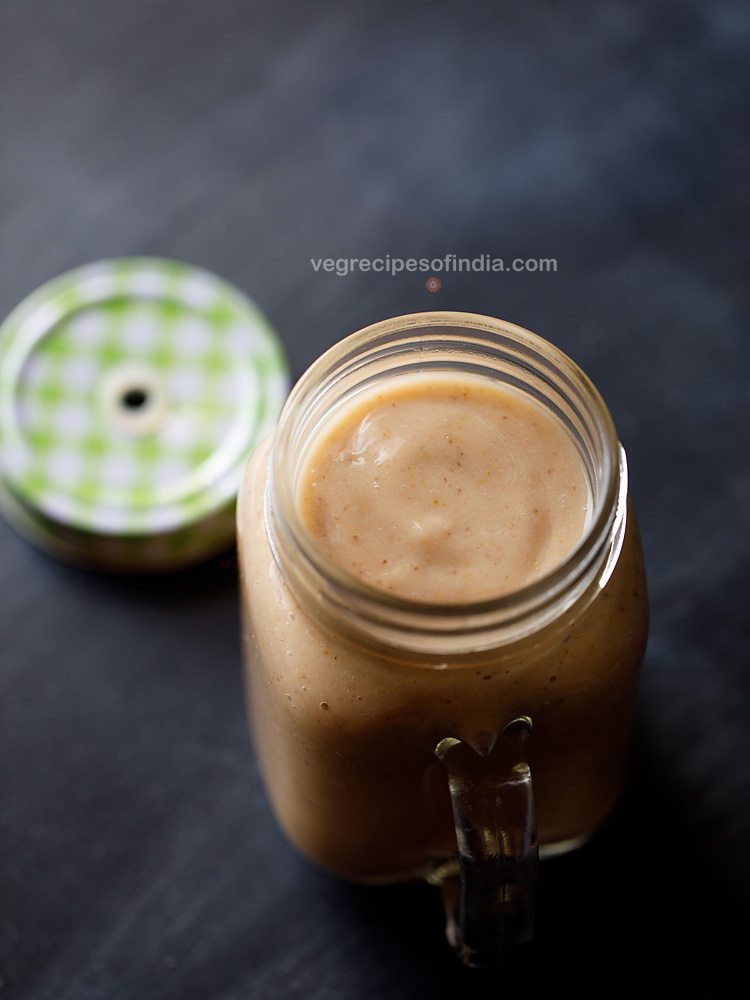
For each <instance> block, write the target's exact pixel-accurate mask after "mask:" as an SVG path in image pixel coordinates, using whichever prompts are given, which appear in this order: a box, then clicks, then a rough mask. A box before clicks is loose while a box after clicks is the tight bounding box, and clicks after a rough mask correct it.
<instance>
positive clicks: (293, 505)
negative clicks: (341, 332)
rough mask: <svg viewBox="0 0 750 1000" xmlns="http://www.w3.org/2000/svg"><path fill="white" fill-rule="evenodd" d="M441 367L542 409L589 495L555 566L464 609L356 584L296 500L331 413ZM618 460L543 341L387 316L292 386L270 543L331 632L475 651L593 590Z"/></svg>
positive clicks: (472, 318) (595, 414) (434, 316)
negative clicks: (376, 389) (382, 385)
mask: <svg viewBox="0 0 750 1000" xmlns="http://www.w3.org/2000/svg"><path fill="white" fill-rule="evenodd" d="M446 371H447V372H452V373H463V374H472V375H480V376H484V377H487V378H491V379H495V380H500V381H502V382H504V383H506V384H507V385H508V386H510V387H512V388H514V389H516V390H518V391H520V392H522V393H526V394H528V395H529V396H530V397H532V398H533V399H534V400H536V402H537V403H539V404H541V405H542V406H544V407H546V408H548V409H549V411H550V412H551V413H552V414H553V415H554V416H555V417H556V418H557V420H558V421H560V422H561V423H562V424H563V426H564V427H565V429H566V430H567V432H568V434H569V435H570V437H571V439H572V440H573V442H574V444H575V445H576V447H577V449H578V451H579V453H580V456H581V458H582V460H583V466H584V469H585V472H586V476H587V478H588V483H589V488H590V494H591V513H590V515H589V518H588V524H587V526H586V528H585V530H584V532H583V534H582V536H581V538H580V540H579V542H578V545H577V546H576V548H575V549H574V550H573V551H572V552H571V553H570V555H569V556H568V557H567V559H565V561H564V562H563V563H562V564H560V565H558V566H557V567H555V568H554V569H553V570H552V571H550V572H549V573H547V574H546V575H544V576H543V577H541V578H539V579H537V580H535V581H534V582H532V583H530V584H528V585H526V586H524V587H522V588H520V589H518V590H514V591H512V592H510V593H505V594H503V595H502V596H498V597H493V598H490V599H487V600H482V601H476V602H471V603H464V604H458V603H450V604H448V603H431V602H423V601H419V600H415V599H412V598H407V597H400V596H395V595H393V594H391V593H389V592H385V591H382V590H380V589H376V588H375V587H372V586H370V585H368V584H367V583H365V582H363V581H362V580H361V579H359V578H358V577H356V576H355V575H354V574H352V573H350V572H349V571H348V570H346V569H345V568H343V567H342V566H340V565H338V564H336V563H333V562H332V561H331V560H330V559H328V558H327V557H326V556H325V554H324V553H323V551H322V549H321V548H320V547H319V546H318V545H317V543H316V542H315V540H314V539H313V538H312V536H311V534H310V533H309V532H308V530H307V528H306V526H305V525H304V523H303V521H302V517H301V514H300V511H299V509H298V506H297V502H296V484H297V482H298V480H299V476H300V473H301V468H302V463H303V460H304V458H305V455H306V453H307V449H308V448H309V445H310V442H311V441H312V440H314V439H315V437H316V435H317V434H318V432H319V430H320V428H321V426H322V424H323V423H324V422H326V421H327V420H328V419H330V417H331V414H332V412H333V411H334V410H335V409H336V408H338V407H342V406H345V405H348V404H349V403H350V402H351V401H352V399H354V398H355V397H356V396H357V394H359V393H363V392H365V391H367V390H368V389H371V387H372V386H373V385H374V384H375V383H377V382H378V381H382V380H383V379H384V378H388V379H392V378H394V377H398V376H400V375H407V374H416V373H420V374H425V373H426V374H429V373H437V372H446ZM620 465H621V463H620V462H619V461H618V443H617V437H616V433H615V430H614V426H613V424H612V420H611V418H610V416H609V413H608V411H607V409H606V406H605V405H604V402H603V401H602V399H601V397H600V396H599V393H598V392H597V390H596V389H595V388H594V386H593V384H592V383H591V382H590V380H589V379H588V378H587V377H586V376H585V375H584V374H583V372H582V371H581V370H580V369H579V368H578V367H577V366H576V365H575V363H574V362H573V361H571V359H570V358H568V357H567V356H566V355H565V354H563V353H562V352H561V351H559V350H558V349H557V348H555V347H554V346H553V345H551V344H549V343H547V342H546V341H545V340H543V339H542V338H541V337H538V336H537V335H535V334H533V333H530V332H529V331H527V330H524V329H522V328H521V327H517V326H514V325H512V324H509V323H505V322H502V321H500V320H497V319H492V318H491V317H485V316H478V315H473V314H470V313H448V312H435V313H417V314H413V315H409V316H401V317H396V318H394V319H390V320H385V321H383V322H381V323H376V324H374V325H373V326H370V327H367V328H365V329H364V330H361V331H360V332H358V333H355V334H353V335H352V336H350V337H347V338H346V339H345V340H343V341H341V342H340V343H339V344H337V345H335V346H334V347H333V348H331V349H330V350H329V351H327V352H326V353H325V354H324V355H322V357H321V358H319V359H318V361H316V362H315V363H314V364H313V365H312V366H311V368H309V369H308V371H307V372H306V373H305V374H304V375H303V376H302V378H301V379H300V381H299V382H298V383H297V385H296V387H295V388H294V390H293V391H292V393H291V395H290V397H289V399H288V400H287V403H286V405H285V407H284V409H283V411H282V414H281V417H280V419H279V424H278V427H277V430H276V436H275V438H274V444H273V449H272V455H271V461H270V468H269V476H268V481H267V492H266V521H267V531H268V536H269V542H270V544H271V548H272V551H273V553H274V557H275V559H276V561H277V563H278V565H279V568H280V570H281V572H282V574H283V576H284V577H285V579H286V580H287V582H288V583H289V585H290V586H291V588H292V591H293V593H294V594H295V597H297V599H298V600H300V601H301V603H302V604H303V606H305V605H309V604H310V603H312V606H313V607H314V608H316V609H317V610H318V612H322V613H324V614H325V615H326V616H327V617H332V618H334V619H335V620H336V623H337V624H336V627H337V628H339V630H341V629H343V630H344V631H351V632H353V633H354V634H355V635H357V636H358V637H359V638H369V639H371V640H373V641H376V642H383V643H385V644H387V645H388V646H391V647H393V646H396V647H400V648H405V649H410V650H413V651H422V652H429V653H434V652H438V651H439V652H440V654H441V655H442V654H443V653H446V654H447V653H450V652H451V651H456V652H461V651H467V650H472V651H475V650H478V649H484V648H488V647H491V646H493V645H498V644H502V643H505V642H509V641H513V640H514V639H517V638H519V637H521V636H522V635H526V634H528V633H529V632H533V631H535V630H536V629H538V628H540V627H543V625H544V624H546V623H548V622H549V621H551V620H553V619H554V618H555V617H556V616H557V615H559V614H561V613H562V612H563V611H564V610H565V609H566V608H569V607H570V606H571V605H572V604H573V603H574V602H575V601H576V600H577V599H579V598H580V597H581V595H582V593H583V592H584V591H586V590H587V588H588V587H590V586H591V584H592V582H593V581H594V580H595V579H596V578H597V574H598V573H600V572H601V570H602V567H603V566H604V565H605V564H606V562H607V553H608V551H609V550H610V549H611V545H612V540H613V535H614V529H615V522H616V520H617V512H618V508H619V507H620V506H622V505H621V504H618V497H619V496H620V493H621V486H622V476H621V468H620ZM622 518H624V510H623V511H622V512H621V519H622Z"/></svg>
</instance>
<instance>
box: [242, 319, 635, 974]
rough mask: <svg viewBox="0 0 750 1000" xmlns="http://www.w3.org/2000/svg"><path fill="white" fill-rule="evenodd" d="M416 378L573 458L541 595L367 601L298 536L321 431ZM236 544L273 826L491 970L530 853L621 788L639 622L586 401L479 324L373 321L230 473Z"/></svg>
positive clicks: (600, 809)
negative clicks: (309, 463) (535, 429)
mask: <svg viewBox="0 0 750 1000" xmlns="http://www.w3.org/2000/svg"><path fill="white" fill-rule="evenodd" d="M417 374H418V375H419V376H420V377H421V378H426V379H429V378H430V377H432V376H434V378H435V379H440V378H445V377H447V375H454V376H456V377H458V378H461V377H466V378H468V377H471V378H473V379H475V378H477V377H481V378H482V379H488V380H493V382H494V383H495V384H497V383H498V382H500V383H503V384H504V386H507V387H508V388H509V389H512V391H513V392H515V393H517V394H518V393H520V394H521V395H525V396H526V397H527V398H528V399H530V400H533V401H534V404H535V405H537V406H542V407H544V408H545V409H546V410H547V412H548V413H549V414H551V415H552V417H553V418H554V420H555V421H557V422H558V424H559V425H560V426H562V427H563V428H564V430H565V433H566V435H568V437H569V439H570V441H571V442H572V443H573V445H574V446H575V449H576V451H577V453H578V455H579V456H580V460H581V463H582V467H583V470H584V474H585V479H586V483H587V488H588V491H589V497H590V503H589V516H588V518H587V522H586V526H585V528H584V530H583V533H582V534H581V536H580V539H579V541H578V543H577V545H576V546H575V547H574V548H573V550H572V551H571V552H570V553H569V554H568V555H567V557H566V558H565V559H564V561H562V562H561V563H560V564H559V565H557V566H555V567H554V568H552V569H551V571H549V572H547V573H545V575H543V576H542V577H541V578H540V579H537V580H535V581H533V582H531V583H529V584H527V585H525V586H523V587H522V588H520V589H517V590H515V591H513V592H510V593H505V594H502V596H499V597H491V598H489V599H482V600H481V601H475V602H473V603H464V604H459V603H455V602H454V603H439V602H438V603H425V602H423V601H418V600H413V599H410V598H406V597H402V596H396V595H394V594H393V593H390V592H387V591H386V590H383V589H378V588H377V587H374V586H371V585H369V584H367V583H366V582H364V581H363V580H362V579H361V578H359V577H357V576H355V575H354V574H353V573H351V572H349V571H348V570H346V569H345V568H343V566H342V565H340V564H339V563H337V562H336V561H334V560H333V559H331V558H329V557H327V556H326V555H325V554H324V552H323V550H322V548H321V546H320V545H319V544H317V542H316V540H315V538H314V537H313V536H312V534H311V532H310V531H309V529H308V527H307V525H306V523H305V521H304V518H303V517H302V514H301V510H300V505H299V502H298V497H299V484H300V477H301V476H302V475H303V470H304V463H305V460H306V458H307V456H309V454H310V449H311V447H312V446H313V443H314V442H315V441H316V440H318V439H319V436H320V435H321V433H322V432H323V431H322V429H323V428H324V427H325V426H326V425H327V424H328V423H329V422H330V420H331V419H332V415H334V414H336V413H337V412H339V413H340V412H341V411H342V408H343V407H347V406H349V407H351V406H352V405H355V404H356V402H357V400H358V399H364V398H365V397H366V394H367V393H372V392H373V390H374V389H377V388H378V387H379V386H387V385H394V384H395V383H394V382H393V380H394V379H402V378H408V377H413V376H414V375H417ZM362 527H363V530H365V531H366V530H367V525H363V526H362ZM238 531H239V548H240V568H241V577H242V587H243V618H244V635H245V650H246V681H247V691H248V697H249V705H250V713H251V727H252V735H253V738H254V742H255V746H256V749H257V753H258V756H259V759H260V763H261V768H262V772H263V775H264V779H265V783H266V787H267V789H268V793H269V796H270V798H271V802H272V804H273V807H274V811H275V813H276V816H277V817H278V820H279V822H280V824H281V825H282V827H283V828H284V830H285V831H286V833H287V835H288V836H289V838H290V839H291V840H292V841H293V843H294V844H296V845H297V847H298V848H299V849H300V850H301V851H302V852H303V853H304V854H306V855H307V856H308V857H309V858H311V859H312V860H313V861H315V862H317V863H318V864H320V865H322V866H324V867H325V868H328V869H330V870H331V871H333V872H336V873H338V874H339V875H341V876H344V877H345V878H348V879H352V880H357V881H370V882H376V883H377V882H381V883H383V882H391V881H398V880H403V879H410V878H424V879H427V880H428V881H430V882H433V883H435V884H439V885H441V886H442V888H443V894H444V900H445V906H446V915H447V933H448V937H449V940H450V941H451V943H452V944H453V946H454V947H455V949H456V950H457V952H458V954H459V955H460V957H461V958H462V960H463V961H464V962H466V963H467V964H470V965H492V964H497V963H499V962H500V961H502V959H503V955H504V954H506V953H507V951H508V949H509V948H511V947H515V946H518V945H519V944H522V943H525V942H528V941H529V940H530V938H531V936H532V927H533V905H534V885H535V879H536V860H537V849H538V846H540V847H541V852H542V856H544V855H545V854H549V855H551V854H555V853H561V852H563V851H567V850H570V849H572V848H574V847H576V846H578V845H580V844H582V843H583V842H584V841H585V840H586V839H587V838H588V837H590V836H591V834H592V833H593V831H594V830H595V829H596V828H597V827H598V826H599V824H600V823H601V822H602V821H603V819H604V818H605V817H606V815H607V813H608V812H609V811H610V809H611V808H612V806H613V804H614V802H615V799H616V798H617V795H618V793H619V791H620V788H621V785H622V781H623V775H624V769H625V762H626V756H627V749H628V741H629V730H630V721H631V712H632V706H633V700H634V693H635V685H636V679H637V671H638V667H639V665H640V661H641V659H642V656H643V651H644V647H645V642H646V633H647V617H648V616H647V600H646V586H645V577H644V570H643V560H642V553H641V546H640V540H639V535H638V527H637V523H636V519H635V515H634V512H633V509H632V506H631V505H630V503H629V502H628V497H627V466H626V462H625V455H624V452H623V451H622V448H621V447H620V446H619V445H618V441H617V436H616V433H615V429H614V427H613V424H612V421H611V418H610V416H609V414H608V412H607V409H606V407H605V405H604V403H603V401H602V399H601V397H600V396H599V394H598V393H597V391H596V389H595V388H594V386H593V385H592V384H591V382H590V381H589V380H588V379H587V377H586V376H585V375H584V374H583V373H582V372H581V371H580V369H579V368H578V367H577V366H576V365H575V364H574V363H573V362H572V361H571V360H570V359H569V358H568V357H567V356H565V355H564V354H562V353H561V352H560V351H558V350H557V349H556V348H555V347H553V346H552V345H551V344H549V343H547V342H546V341H545V340H543V339H542V338H540V337H538V336H536V335H534V334H532V333H530V332H528V331H526V330H523V329H521V328H520V327H517V326H514V325H512V324H509V323H505V322H502V321H500V320H496V319H492V318H489V317H484V316H476V315H472V314H467V313H448V312H434V313H421V314H415V315H411V316H402V317H398V318H395V319H391V320H387V321H384V322H381V323H377V324H375V325H373V326H370V327H368V328H366V329H364V330H362V331H360V332H359V333H356V334H354V335H352V336H350V337H348V338H347V339H345V340H344V341H342V342H341V343H339V344H338V345H336V346H335V347H333V348H332V349H331V350H329V351H328V352H327V353H326V354H324V355H323V356H322V357H321V358H320V359H319V360H318V361H317V362H316V363H315V364H313V365H312V367H311V368H310V369H309V370H308V371H307V372H306V373H305V375H304V376H303V377H302V379H301V380H300V382H299V383H298V384H297V386H296V387H295V389H294V391H293V392H292V394H291V395H290V397H289V399H288V401H287V403H286V406H285V407H284V410H283V412H282V414H281V417H280V420H279V424H278V427H277V430H276V434H275V436H274V437H273V439H272V440H270V441H266V442H265V444H264V445H262V446H261V447H260V448H259V449H258V450H257V451H256V453H255V454H254V456H253V457H252V458H251V460H250V462H249V464H248V467H247V470H246V473H245V478H244V482H243V485H242V488H241V493H240V501H239V506H238ZM499 589H500V588H498V590H499ZM532 775H533V791H532Z"/></svg>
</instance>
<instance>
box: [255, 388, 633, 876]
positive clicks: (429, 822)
mask: <svg viewBox="0 0 750 1000" xmlns="http://www.w3.org/2000/svg"><path fill="white" fill-rule="evenodd" d="M311 426H312V424H311ZM272 447H278V445H274V444H273V443H272V442H266V443H265V444H264V445H263V446H261V447H260V448H259V449H258V450H257V451H256V453H255V455H254V456H253V458H252V459H251V461H250V462H249V464H248V467H247V469H246V473H245V478H244V482H243V484H242V488H241V492H240V500H239V507H238V531H239V549H240V569H241V576H242V581H243V617H244V623H245V628H244V641H245V644H246V664H247V671H246V681H247V690H248V696H249V704H250V712H251V728H252V734H253V739H254V742H255V746H256V749H257V752H258V756H259V760H260V764H261V768H262V772H263V775H264V778H265V782H266V785H267V788H268V791H269V795H270V798H271V801H272V804H273V807H274V811H275V813H276V815H277V817H278V819H279V821H280V823H281V825H282V827H283V828H284V830H285V831H286V833H287V834H288V836H289V837H290V839H291V840H292V841H293V842H294V843H295V844H296V845H297V846H298V847H299V849H300V850H301V851H303V852H304V853H305V854H306V855H307V856H309V857H310V858H311V859H312V860H314V861H315V862H317V863H319V864H321V865H323V866H324V867H326V868H329V869H331V870H333V871H335V872H337V873H339V874H341V875H344V876H346V877H348V878H352V879H358V880H380V881H388V880H396V879H402V878H408V877H414V876H418V875H420V874H422V873H424V872H425V870H426V869H428V868H429V866H430V865H434V864H436V863H439V862H440V861H441V860H443V859H446V858H450V857H453V856H455V854H456V833H455V828H454V823H453V815H452V810H451V803H450V797H449V792H448V786H447V781H446V775H445V771H444V768H443V765H442V764H441V763H440V761H439V760H437V759H436V757H435V747H436V745H437V744H438V743H439V742H440V741H441V740H443V739H444V738H445V737H455V738H456V739H459V740H461V741H463V742H466V743H468V744H470V745H471V746H472V747H474V748H475V749H476V750H477V752H478V753H480V754H481V753H486V752H488V751H489V749H490V748H491V746H492V744H493V740H494V739H495V737H496V736H497V733H498V732H499V731H500V730H502V728H503V727H504V726H505V725H506V724H507V723H508V722H510V720H512V719H514V718H516V717H518V716H519V715H525V716H528V717H530V718H531V719H532V720H533V734H532V737H531V742H530V754H531V760H530V763H531V770H532V774H533V783H534V793H535V797H536V809H537V819H538V828H539V837H540V843H541V844H542V846H543V847H547V848H548V849H549V850H550V851H557V850H564V849H566V848H568V847H570V846H573V845H575V844H577V843H579V842H581V841H582V840H584V839H586V838H587V837H588V836H589V835H590V834H591V833H592V831H593V830H595V829H596V827H597V826H598V825H599V824H600V823H601V822H602V820H603V819H604V818H605V816H606V815H607V813H608V812H609V810H610V809H611V807H612V805H613V803H614V801H615V799H616V797H617V795H618V792H619V789H620V786H621V783H622V778H623V771H624V765H625V759H626V752H627V746H628V736H629V726H630V709H631V705H632V701H633V693H634V687H635V678H636V673H637V668H638V665H639V663H640V659H641V656H642V653H643V647H644V643H645V635H646V620H647V615H646V598H645V581H644V576H643V565H642V558H641V549H640V542H639V538H638V530H637V525H636V522H635V518H634V516H633V513H632V511H629V512H628V515H627V524H626V526H625V527H624V529H623V532H624V537H623V538H622V541H621V545H620V547H619V549H618V552H617V553H616V556H615V558H616V562H615V564H614V565H613V567H612V568H611V571H610V572H609V573H608V575H607V578H606V580H604V581H602V583H600V584H599V583H595V584H593V585H592V586H591V587H590V588H589V590H588V591H587V592H586V596H585V599H584V598H581V599H577V600H576V601H574V602H572V603H571V604H570V606H567V607H564V608H563V609H562V610H561V612H560V613H559V614H558V615H557V616H556V617H555V618H554V619H553V620H551V621H547V622H546V623H545V624H544V625H543V627H541V628H539V629H536V630H532V631H530V632H527V633H526V634H522V635H520V636H518V637H516V638H514V639H513V641H510V642H502V643H499V644H497V645H496V646H493V647H491V648H488V649H485V648H477V649H476V650H469V651H467V652H464V653H462V654H461V655H457V654H454V653H450V652H448V653H446V654H445V655H442V654H440V653H438V654H433V653H421V654H417V653H413V652H410V651H409V650H405V649H399V648H389V647H388V645H387V644H384V643H383V642H382V641H380V642H370V641H368V640H367V639H366V638H360V637H358V636H357V635H356V634H352V631H351V629H348V628H343V627H341V628H339V627H338V626H337V623H336V618H335V615H333V616H332V615H331V613H327V614H322V613H320V606H319V602H318V601H316V599H315V597H314V596H313V597H312V598H311V597H310V595H309V594H308V595H307V596H306V597H305V599H304V600H302V599H300V596H299V593H297V591H296V588H295V586H294V585H292V576H293V574H291V572H287V571H286V570H285V566H287V563H288V559H289V557H288V555H284V556H283V557H282V555H280V551H279V550H280V548H281V543H280V542H279V544H278V545H277V544H275V543H274V539H273V537H271V539H269V531H270V528H269V522H270V516H269V511H268V509H267V505H268V503H269V502H271V501H269V496H268V481H267V477H268V469H269V455H270V453H271V450H272ZM289 476H290V481H291V484H290V489H291V494H290V495H291V496H292V498H293V503H294V505H295V508H296V513H297V515H298V517H299V523H300V525H301V526H302V528H301V531H302V533H303V534H305V535H306V536H307V537H306V538H305V539H304V540H303V541H304V543H305V544H309V545H310V546H312V547H313V548H314V549H315V550H316V551H317V552H318V554H319V557H320V558H321V559H323V560H325V561H326V562H327V563H329V564H330V565H331V566H333V567H336V568H337V570H339V571H341V572H343V573H344V574H346V575H347V576H348V577H351V578H353V579H354V580H356V581H357V582H358V583H359V584H361V585H364V586H365V587H366V588H368V589H369V591H370V592H371V593H372V594H374V595H375V598H376V599H377V597H378V595H382V599H383V601H384V602H386V603H387V602H389V601H394V600H395V601H406V602H419V603H422V604H425V605H433V606H436V607H448V606H452V607H454V608H455V606H456V605H464V604H474V603H475V602H485V601H492V600H495V599H497V598H500V597H502V596H503V595H512V594H514V593H515V592H518V591H519V590H521V589H522V588H527V587H529V586H530V585H532V584H534V583H539V582H540V581H543V580H545V579H547V578H548V575H549V574H550V573H551V572H552V571H554V570H555V569H557V568H558V567H560V566H561V565H562V564H563V563H565V562H566V560H569V559H574V558H575V552H576V550H577V548H578V546H579V543H580V542H581V539H582V538H583V537H584V536H585V534H586V532H587V531H588V530H589V528H590V525H591V521H592V517H593V514H594V511H593V507H594V499H593V495H592V487H591V476H590V473H589V472H588V471H587V467H586V463H585V461H584V456H583V454H582V452H581V448H580V445H579V443H576V441H575V440H574V436H573V434H572V433H571V431H570V429H569V427H568V426H566V424H565V423H564V422H563V420H561V419H558V417H557V416H555V415H554V413H553V412H552V411H551V410H550V408H548V407H546V406H544V405H542V403H540V402H538V401H537V400H535V399H534V398H532V396H531V395H530V394H529V393H528V392H523V391H520V390H519V389H517V388H514V387H513V386H511V385H509V384H507V383H506V382H504V381H500V380H497V379H492V378H488V377H485V376H483V375H481V374H470V373H466V372H451V371H446V372H434V373H426V372H417V373H413V374H409V373H407V374H396V375H390V374H387V373H385V374H383V376H382V377H379V378H378V379H376V380H375V381H374V382H373V385H372V386H370V387H368V388H365V389H363V390H362V391H360V392H357V393H355V394H354V395H353V396H352V397H351V398H348V399H346V400H344V401H343V402H341V403H340V405H336V406H333V407H331V408H329V412H327V413H326V414H325V415H324V417H323V418H322V419H320V420H318V421H317V422H315V423H314V427H313V430H312V431H311V432H310V433H309V434H308V437H307V439H306V441H305V445H304V447H303V448H302V449H301V454H300V457H299V460H298V461H296V462H295V463H293V467H292V466H291V465H290V471H289ZM272 499H273V497H271V500H272ZM271 534H273V532H271ZM285 560H286V562H285ZM287 568H288V567H287ZM320 602H323V603H324V602H325V594H321V595H320Z"/></svg>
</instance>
